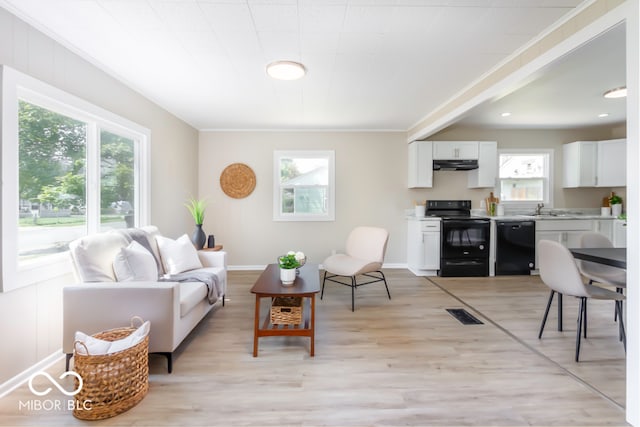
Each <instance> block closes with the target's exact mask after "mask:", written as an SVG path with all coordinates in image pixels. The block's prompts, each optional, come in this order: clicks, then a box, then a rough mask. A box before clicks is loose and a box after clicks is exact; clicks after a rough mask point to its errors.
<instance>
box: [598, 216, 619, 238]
mask: <svg viewBox="0 0 640 427" xmlns="http://www.w3.org/2000/svg"><path fill="white" fill-rule="evenodd" d="M614 222H615V221H612V220H610V219H596V220H594V221H593V231H595V232H598V233H600V234H604V235H605V236H606V238H607V239H609V240H611V241H612V242H613V223H614Z"/></svg>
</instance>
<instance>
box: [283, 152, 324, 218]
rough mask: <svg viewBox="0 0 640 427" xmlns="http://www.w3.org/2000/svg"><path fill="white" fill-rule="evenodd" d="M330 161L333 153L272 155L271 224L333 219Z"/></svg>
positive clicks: (284, 153)
mask: <svg viewBox="0 0 640 427" xmlns="http://www.w3.org/2000/svg"><path fill="white" fill-rule="evenodd" d="M334 158H335V156H334V152H333V151H276V152H274V166H273V169H274V177H273V185H274V200H273V206H274V209H273V219H274V220H276V221H333V220H334V219H335V206H334V205H335V178H334V176H335V173H334Z"/></svg>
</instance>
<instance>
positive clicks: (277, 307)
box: [271, 297, 302, 325]
mask: <svg viewBox="0 0 640 427" xmlns="http://www.w3.org/2000/svg"><path fill="white" fill-rule="evenodd" d="M301 321H302V298H301V297H276V298H273V300H272V301H271V324H273V325H298V324H300V322H301Z"/></svg>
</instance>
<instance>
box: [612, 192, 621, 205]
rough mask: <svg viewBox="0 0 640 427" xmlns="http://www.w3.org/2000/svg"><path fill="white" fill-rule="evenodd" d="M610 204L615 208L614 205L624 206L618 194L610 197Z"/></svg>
mask: <svg viewBox="0 0 640 427" xmlns="http://www.w3.org/2000/svg"><path fill="white" fill-rule="evenodd" d="M609 204H610V205H611V206H613V205H621V204H622V197H620V196H618V195H617V194H612V195H611V197H609Z"/></svg>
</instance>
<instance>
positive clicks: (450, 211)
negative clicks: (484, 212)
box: [425, 200, 491, 277]
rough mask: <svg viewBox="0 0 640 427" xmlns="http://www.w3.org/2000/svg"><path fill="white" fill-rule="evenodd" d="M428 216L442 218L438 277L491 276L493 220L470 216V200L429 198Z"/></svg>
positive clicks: (426, 213) (427, 204) (427, 205)
mask: <svg viewBox="0 0 640 427" xmlns="http://www.w3.org/2000/svg"><path fill="white" fill-rule="evenodd" d="M425 215H427V216H437V217H440V218H442V227H440V230H441V231H440V270H439V271H438V275H439V276H443V277H470V276H488V275H489V239H490V230H491V223H490V220H489V218H484V217H477V216H472V215H471V200H427V203H426V212H425Z"/></svg>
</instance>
